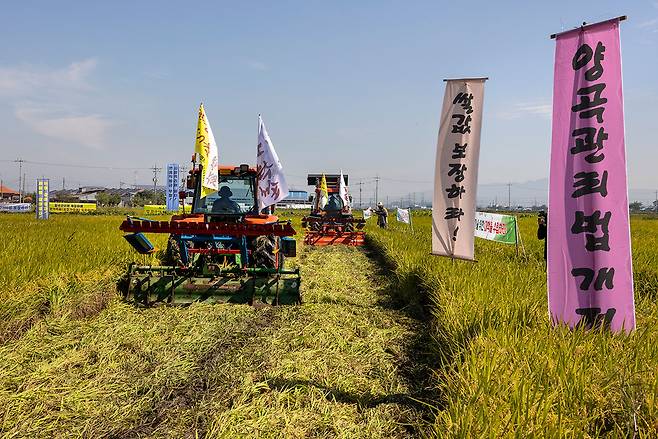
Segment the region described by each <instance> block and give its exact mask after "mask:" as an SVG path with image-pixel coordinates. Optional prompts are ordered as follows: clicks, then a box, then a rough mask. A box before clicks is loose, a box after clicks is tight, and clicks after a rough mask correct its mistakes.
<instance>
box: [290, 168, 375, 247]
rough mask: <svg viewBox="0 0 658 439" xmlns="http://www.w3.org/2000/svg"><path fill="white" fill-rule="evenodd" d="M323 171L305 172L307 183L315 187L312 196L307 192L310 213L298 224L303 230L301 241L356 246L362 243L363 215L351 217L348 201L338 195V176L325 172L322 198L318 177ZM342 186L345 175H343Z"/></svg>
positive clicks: (313, 243) (318, 244) (346, 180)
mask: <svg viewBox="0 0 658 439" xmlns="http://www.w3.org/2000/svg"><path fill="white" fill-rule="evenodd" d="M322 175H323V174H309V175H308V176H307V181H308V185H309V186H315V195H314V196H313V195H311V197H310V198H311V201H312V205H311V213H310V214H309V215H307V216H305V217H304V218H302V227H303V228H304V230H305V233H304V244H306V245H317V246H324V245H332V244H345V245H354V246H360V245H363V244H364V243H365V233H364V232H363V230H362V229H363V227H364V226H365V225H366V222H365V220H364V219H363V218H354V215H352V209H351V207H350V206H349V204H347V205H346V203H345V202H344V201H343V199H342V198H341V197H340V178H341V176H340V175H337V174H328V175H324V176H325V181H326V185H327V199H326V200H322V190H321V180H322ZM343 177H344V179H345V185H347V182H348V176H347V175H344V176H343Z"/></svg>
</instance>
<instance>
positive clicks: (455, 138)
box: [432, 78, 486, 260]
mask: <svg viewBox="0 0 658 439" xmlns="http://www.w3.org/2000/svg"><path fill="white" fill-rule="evenodd" d="M485 81H486V78H477V79H451V80H448V81H446V90H445V95H444V98H443V109H442V110H441V123H440V127H439V137H438V141H437V145H436V164H435V168H434V198H433V203H432V209H433V210H432V254H434V255H440V256H449V257H452V258H459V259H467V260H473V259H474V249H473V241H474V236H473V232H472V230H474V228H475V200H476V189H477V177H478V160H479V156H480V129H481V127H482V104H483V99H484V82H485Z"/></svg>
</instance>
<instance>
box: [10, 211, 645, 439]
mask: <svg viewBox="0 0 658 439" xmlns="http://www.w3.org/2000/svg"><path fill="white" fill-rule="evenodd" d="M284 216H285V215H284ZM120 221H121V217H120V216H117V215H97V216H93V217H92V216H89V217H86V216H73V215H53V217H52V219H51V220H49V221H47V222H36V221H35V220H33V219H32V217H31V216H28V215H0V227H1V228H2V230H3V231H5V233H6V237H7V238H6V239H5V242H4V245H3V247H2V248H0V258H1V260H3V261H11V262H10V263H4V264H2V265H1V266H0V436H1V437H7V438H18V437H115V438H123V437H126V438H127V437H217V438H223V437H265V438H270V437H272V438H274V437H338V438H352V437H368V438H377V437H410V436H436V437H460V438H470V437H487V438H489V437H632V436H634V435H635V436H637V437H655V436H657V435H658V413H657V410H658V370H657V368H658V347H657V346H658V305H657V304H656V297H657V296H658V260H657V259H658V251H657V250H656V249H657V248H658V236H657V235H656V230H658V220H656V219H655V218H644V217H641V218H640V217H634V218H633V220H632V241H633V242H632V245H633V264H634V272H635V289H636V307H637V327H638V330H637V331H636V332H634V333H633V334H631V335H630V336H626V335H610V334H607V333H597V332H584V331H569V330H565V329H555V328H553V327H551V325H550V323H549V321H548V312H547V304H546V283H545V282H546V280H545V279H546V277H545V271H544V262H543V258H542V253H543V247H542V245H543V244H542V243H541V242H540V241H537V240H536V239H534V233H535V221H536V220H535V218H534V217H531V216H524V217H522V218H520V221H519V224H520V229H521V233H522V237H523V238H524V241H525V253H522V254H521V255H520V256H518V257H517V256H516V255H515V252H514V247H513V246H506V245H503V244H498V243H494V242H489V241H483V240H476V256H477V259H478V262H477V263H468V262H463V261H455V262H452V261H450V260H447V259H445V258H438V257H432V256H430V255H429V245H430V244H429V242H430V239H429V238H430V235H429V233H430V228H429V226H430V218H429V217H420V216H419V217H416V218H415V223H414V230H415V231H414V232H413V233H411V232H410V230H409V229H408V227H407V226H405V225H401V224H398V223H396V222H395V221H393V222H392V224H391V229H390V230H380V229H376V228H375V227H373V225H374V222H373V220H370V221H371V224H370V225H369V226H368V230H367V233H368V243H369V249H368V250H366V251H364V250H362V249H354V248H347V247H330V248H321V249H314V248H302V249H301V250H300V255H299V257H298V258H297V259H296V260H292V259H291V260H289V262H290V263H292V264H295V265H298V266H299V267H300V269H301V271H302V279H303V280H302V289H303V293H304V296H305V300H306V303H305V304H304V305H302V306H296V307H280V308H267V309H254V308H251V307H248V306H235V305H233V306H231V305H205V304H195V305H192V306H190V307H187V308H173V307H162V308H154V309H137V308H134V307H132V306H130V305H127V304H124V303H122V302H121V301H120V300H118V298H117V296H116V293H115V284H116V281H117V279H118V277H119V276H120V274H121V272H122V270H123V269H124V268H125V266H126V264H128V263H129V262H131V261H134V260H137V261H139V260H141V258H142V257H141V256H138V255H136V254H135V253H134V252H133V251H132V250H131V249H130V248H129V246H128V245H127V244H126V243H125V242H124V241H123V239H122V238H121V233H120V232H119V231H118V225H119V223H120ZM298 223H299V218H296V219H295V224H296V225H297V226H298ZM164 239H165V237H164V236H162V237H158V238H157V239H156V245H158V246H163V244H164ZM142 262H148V263H157V257H152V258H149V259H147V260H146V261H142ZM382 267H387V268H388V269H390V270H391V271H385V270H384V269H383V268H382Z"/></svg>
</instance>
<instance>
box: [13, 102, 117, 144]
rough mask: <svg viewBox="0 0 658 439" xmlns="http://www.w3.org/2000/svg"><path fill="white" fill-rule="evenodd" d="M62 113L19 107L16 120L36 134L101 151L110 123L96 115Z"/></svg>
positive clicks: (39, 108) (31, 107) (38, 108)
mask: <svg viewBox="0 0 658 439" xmlns="http://www.w3.org/2000/svg"><path fill="white" fill-rule="evenodd" d="M62 113H65V114H66V113H68V112H62V111H56V110H49V109H46V108H41V107H39V106H19V107H18V108H16V111H15V115H16V118H17V119H19V120H20V121H22V122H23V123H25V124H26V125H27V126H29V127H30V128H32V129H33V130H34V131H36V132H37V133H39V134H41V135H44V136H46V137H51V138H53V139H58V140H63V141H66V142H73V143H76V144H78V145H82V146H86V147H89V148H93V149H102V148H103V143H104V139H105V135H106V133H107V131H108V129H109V128H110V127H111V126H112V125H113V123H112V121H110V120H108V119H106V118H105V117H103V116H101V115H97V114H89V115H75V114H66V115H63V114H62Z"/></svg>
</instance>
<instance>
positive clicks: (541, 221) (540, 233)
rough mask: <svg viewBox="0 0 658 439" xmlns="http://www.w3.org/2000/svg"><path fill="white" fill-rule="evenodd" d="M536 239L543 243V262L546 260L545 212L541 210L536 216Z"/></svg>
mask: <svg viewBox="0 0 658 439" xmlns="http://www.w3.org/2000/svg"><path fill="white" fill-rule="evenodd" d="M537 239H542V240H543V241H544V260H546V212H544V211H543V210H542V211H541V212H539V215H537Z"/></svg>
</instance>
